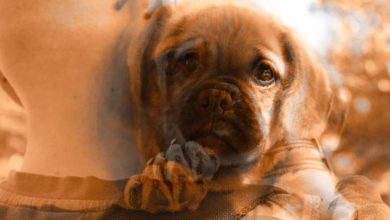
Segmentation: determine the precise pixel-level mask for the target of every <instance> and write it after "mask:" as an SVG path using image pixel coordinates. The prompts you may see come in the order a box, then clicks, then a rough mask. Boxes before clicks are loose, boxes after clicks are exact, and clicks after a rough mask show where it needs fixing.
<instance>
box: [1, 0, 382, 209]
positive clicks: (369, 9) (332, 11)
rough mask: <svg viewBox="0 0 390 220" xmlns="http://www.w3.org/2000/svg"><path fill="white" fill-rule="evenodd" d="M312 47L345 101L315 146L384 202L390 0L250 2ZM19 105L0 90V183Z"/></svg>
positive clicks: (14, 146) (16, 151)
mask: <svg viewBox="0 0 390 220" xmlns="http://www.w3.org/2000/svg"><path fill="white" fill-rule="evenodd" d="M257 2H259V4H261V5H262V6H263V7H264V8H265V9H266V10H268V11H270V12H271V13H273V14H275V15H276V16H278V17H279V18H280V19H281V20H282V21H283V22H284V23H286V25H288V26H290V27H291V28H293V29H294V30H295V31H296V32H297V33H298V35H300V37H301V39H302V41H303V42H305V43H307V44H308V45H310V46H311V47H313V48H314V49H315V50H316V51H317V53H318V55H319V56H320V58H321V61H322V62H323V64H324V65H325V67H326V68H327V70H328V72H329V76H330V77H331V78H332V79H334V81H335V82H336V83H337V86H338V88H339V89H340V91H341V92H342V93H341V94H342V97H343V98H344V100H345V101H346V102H347V103H348V106H349V108H348V114H347V118H346V121H345V127H344V130H343V132H342V133H339V132H337V131H335V132H334V133H332V134H330V135H328V136H325V137H323V139H322V145H323V147H324V152H325V153H326V154H327V156H328V159H329V161H330V162H331V164H332V167H333V169H334V171H335V173H336V174H337V175H339V176H340V177H342V176H344V175H349V174H360V175H365V176H367V177H369V178H370V179H371V180H373V181H374V182H375V184H376V187H377V188H378V189H379V190H380V191H381V192H382V196H383V199H384V200H385V202H386V203H387V204H389V205H390V112H389V111H390V0H297V1H287V0H272V1H271V0H257ZM25 127H26V118H25V115H24V112H23V108H22V107H20V106H18V105H17V104H15V103H14V102H13V101H12V100H11V99H10V98H9V97H8V96H7V95H6V94H5V92H4V91H3V90H1V89H0V182H1V181H2V180H4V178H5V177H6V175H7V173H8V171H9V170H10V169H15V170H17V169H18V168H19V167H20V166H21V164H22V162H23V153H24V152H25V146H26V134H25V130H26V129H25Z"/></svg>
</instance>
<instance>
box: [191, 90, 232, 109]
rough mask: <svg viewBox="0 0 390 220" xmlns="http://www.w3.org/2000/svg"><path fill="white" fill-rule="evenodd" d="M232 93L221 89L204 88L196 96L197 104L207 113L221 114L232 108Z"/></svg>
mask: <svg viewBox="0 0 390 220" xmlns="http://www.w3.org/2000/svg"><path fill="white" fill-rule="evenodd" d="M232 95H233V96H234V94H231V93H229V92H228V91H224V90H221V89H213V88H211V89H206V90H203V91H201V92H200V94H199V96H198V98H197V105H198V107H200V108H201V109H203V110H205V111H207V112H209V113H218V114H222V113H223V112H225V111H229V110H232V109H233V107H234V101H233V98H232Z"/></svg>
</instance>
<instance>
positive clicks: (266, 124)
mask: <svg viewBox="0 0 390 220" xmlns="http://www.w3.org/2000/svg"><path fill="white" fill-rule="evenodd" d="M165 19H166V18H165ZM165 19H161V18H160V20H162V21H160V24H159V25H160V26H158V27H157V28H156V27H155V28H154V30H153V31H155V32H156V33H158V34H155V35H154V37H152V40H151V43H150V44H149V45H148V47H147V48H146V50H145V51H146V52H145V53H144V54H143V60H142V61H141V62H142V65H143V66H147V68H145V69H143V72H142V77H141V81H142V89H140V93H141V94H140V97H142V99H143V100H142V101H141V102H142V105H143V106H144V107H145V108H146V109H148V112H147V118H148V119H149V120H150V121H153V123H155V122H158V123H157V124H156V125H155V126H154V127H153V129H150V128H148V129H149V130H151V131H154V134H153V135H151V136H153V138H155V139H156V140H158V141H157V142H158V145H159V146H166V147H168V146H169V142H170V141H171V140H172V139H175V138H176V139H179V141H197V142H199V143H200V144H201V145H202V146H203V147H204V148H206V149H208V150H210V151H212V152H214V153H216V154H218V156H219V158H220V159H221V165H222V168H225V169H226V170H234V169H240V168H245V167H248V166H249V165H252V164H254V163H255V162H256V161H259V160H261V157H260V155H261V154H262V153H263V152H264V151H266V150H267V149H268V148H269V147H270V146H272V145H273V144H274V143H275V142H277V141H280V138H279V137H284V138H285V137H290V138H292V139H294V138H301V137H303V136H304V138H312V137H311V136H315V135H317V133H316V130H321V129H322V128H317V127H316V128H314V127H312V126H309V125H308V121H310V120H316V119H317V118H321V120H323V119H322V117H324V116H325V115H326V111H327V107H326V106H321V105H314V106H312V105H310V106H308V105H306V106H305V103H307V102H310V100H311V101H312V102H313V99H317V98H319V97H325V96H326V99H328V96H327V95H324V94H325V93H326V92H318V91H319V90H318V88H321V89H320V90H321V91H322V90H326V87H327V85H326V80H324V79H323V76H319V75H321V74H318V73H315V72H313V69H314V68H313V67H312V66H311V65H310V63H309V61H307V60H305V61H303V60H304V57H302V56H301V55H300V53H299V48H297V47H296V46H295V43H293V42H291V40H290V37H289V34H288V33H287V32H286V31H285V30H284V29H283V28H281V27H280V26H278V25H277V24H276V23H275V22H274V21H272V20H271V19H269V18H268V17H267V15H262V14H259V13H256V12H252V11H250V10H246V9H243V8H237V7H233V6H225V7H210V8H207V9H204V10H199V11H196V12H194V13H191V14H189V15H186V16H181V17H178V18H175V19H166V20H165ZM311 83H314V85H312V84H311ZM308 93H311V94H310V95H308ZM313 109H314V110H313ZM324 118H325V117H324ZM318 126H320V127H321V126H322V125H321V123H319V124H318ZM308 130H310V132H308ZM161 150H164V148H163V149H161Z"/></svg>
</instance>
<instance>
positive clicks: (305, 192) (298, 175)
mask: <svg viewBox="0 0 390 220" xmlns="http://www.w3.org/2000/svg"><path fill="white" fill-rule="evenodd" d="M261 163H262V171H264V172H262V173H264V175H263V178H262V179H263V181H265V183H266V184H269V185H273V186H275V187H278V188H281V189H283V190H286V191H287V192H289V193H291V194H296V195H298V196H299V197H301V198H302V199H303V200H304V202H305V203H307V205H309V203H310V206H312V207H313V206H316V208H318V209H320V210H322V213H326V209H327V207H328V205H329V203H330V201H331V199H332V198H333V196H334V193H335V183H336V178H335V176H334V175H333V173H332V172H331V168H330V166H329V165H328V163H327V161H326V159H325V157H324V155H323V152H322V150H321V148H320V146H319V145H318V142H317V141H316V140H296V141H289V142H279V143H278V144H276V145H274V147H272V148H271V149H269V150H268V151H267V152H266V153H265V154H264V157H263V159H262V162H261Z"/></svg>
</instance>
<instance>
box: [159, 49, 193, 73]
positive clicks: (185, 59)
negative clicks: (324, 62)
mask: <svg viewBox="0 0 390 220" xmlns="http://www.w3.org/2000/svg"><path fill="white" fill-rule="evenodd" d="M199 66H200V64H199V60H198V55H197V54H196V53H194V52H190V53H187V54H185V55H183V56H182V57H179V58H174V54H169V55H168V58H167V60H166V62H165V67H164V69H165V73H166V75H167V76H171V77H172V76H175V75H178V74H186V73H193V72H196V71H197V70H198V69H199Z"/></svg>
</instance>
